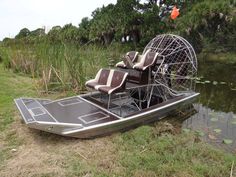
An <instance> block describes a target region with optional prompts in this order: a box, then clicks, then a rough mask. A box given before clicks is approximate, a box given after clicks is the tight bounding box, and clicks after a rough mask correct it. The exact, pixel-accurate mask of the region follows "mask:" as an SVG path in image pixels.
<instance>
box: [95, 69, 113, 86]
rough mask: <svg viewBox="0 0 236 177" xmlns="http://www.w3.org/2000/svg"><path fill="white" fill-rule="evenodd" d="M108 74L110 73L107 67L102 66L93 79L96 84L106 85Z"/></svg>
mask: <svg viewBox="0 0 236 177" xmlns="http://www.w3.org/2000/svg"><path fill="white" fill-rule="evenodd" d="M109 74H110V70H109V69H104V68H102V69H100V70H99V72H98V73H97V75H96V78H95V80H97V82H98V84H101V85H106V84H107V79H108V76H109Z"/></svg>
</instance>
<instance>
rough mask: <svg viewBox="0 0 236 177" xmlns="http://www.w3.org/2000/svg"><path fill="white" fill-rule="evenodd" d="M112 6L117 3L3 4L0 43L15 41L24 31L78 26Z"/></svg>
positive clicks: (32, 0) (9, 0) (6, 0)
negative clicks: (8, 40)
mask: <svg viewBox="0 0 236 177" xmlns="http://www.w3.org/2000/svg"><path fill="white" fill-rule="evenodd" d="M110 3H113V4H115V3H116V0H90V1H89V0H0V40H2V39H3V38H5V37H11V38H12V37H14V36H15V35H16V34H18V33H19V31H20V30H21V29H22V28H28V29H29V30H30V31H32V30H35V29H37V28H42V27H46V31H47V30H49V29H50V28H51V27H53V26H56V25H60V26H64V25H65V24H68V23H72V24H73V25H75V26H78V24H79V23H80V21H81V19H82V18H83V17H91V13H92V12H93V11H94V10H95V9H96V8H98V7H102V6H103V5H108V4H110Z"/></svg>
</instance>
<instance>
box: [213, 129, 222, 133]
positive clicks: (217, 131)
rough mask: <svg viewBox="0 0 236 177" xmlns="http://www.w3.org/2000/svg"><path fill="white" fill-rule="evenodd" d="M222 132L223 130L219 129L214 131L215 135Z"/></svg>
mask: <svg viewBox="0 0 236 177" xmlns="http://www.w3.org/2000/svg"><path fill="white" fill-rule="evenodd" d="M221 131H222V130H221V129H218V128H216V129H214V132H215V133H221Z"/></svg>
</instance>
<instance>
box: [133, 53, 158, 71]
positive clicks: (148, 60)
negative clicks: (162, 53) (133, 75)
mask: <svg viewBox="0 0 236 177" xmlns="http://www.w3.org/2000/svg"><path fill="white" fill-rule="evenodd" d="M157 56H158V53H157V52H151V51H147V52H146V53H145V54H144V55H143V56H142V58H141V60H140V62H138V63H136V64H135V65H134V66H133V68H134V69H138V70H142V71H144V70H146V69H147V68H149V67H151V66H153V65H154V64H155V63H156V60H157Z"/></svg>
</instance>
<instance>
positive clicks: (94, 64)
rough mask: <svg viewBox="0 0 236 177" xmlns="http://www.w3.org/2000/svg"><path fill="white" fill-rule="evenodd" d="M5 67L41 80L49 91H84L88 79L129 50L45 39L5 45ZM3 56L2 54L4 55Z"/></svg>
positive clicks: (44, 88) (42, 87) (41, 83)
mask: <svg viewBox="0 0 236 177" xmlns="http://www.w3.org/2000/svg"><path fill="white" fill-rule="evenodd" d="M1 50H3V51H4V53H5V55H4V56H3V57H2V58H3V60H4V61H5V66H6V67H10V68H11V69H13V71H15V72H24V73H26V74H30V75H31V76H32V77H34V78H39V79H38V80H39V81H38V83H37V84H38V85H40V86H41V89H43V90H44V91H46V92H49V91H55V90H68V89H73V90H74V91H76V92H78V91H81V90H84V89H85V87H84V83H85V81H86V80H88V79H90V78H92V77H94V76H95V74H96V72H97V71H98V70H99V69H100V68H102V67H109V65H114V63H115V62H116V61H118V60H119V59H120V57H121V55H122V54H123V53H125V52H126V49H125V48H124V47H123V46H121V45H120V44H113V45H111V46H109V47H103V46H96V45H85V46H78V45H75V44H71V43H57V44H52V43H50V42H49V41H47V40H46V39H45V40H41V41H40V42H35V43H31V44H28V43H26V42H22V41H18V42H12V43H11V44H10V45H5V46H1ZM1 53H2V52H1Z"/></svg>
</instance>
